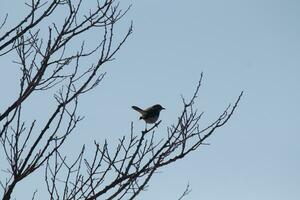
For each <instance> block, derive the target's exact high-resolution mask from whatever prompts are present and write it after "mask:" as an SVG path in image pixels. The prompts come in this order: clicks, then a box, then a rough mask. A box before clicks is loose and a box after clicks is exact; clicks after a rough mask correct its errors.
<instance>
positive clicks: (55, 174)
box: [0, 0, 242, 200]
mask: <svg viewBox="0 0 300 200" xmlns="http://www.w3.org/2000/svg"><path fill="white" fill-rule="evenodd" d="M94 3H95V4H94V6H93V7H92V8H91V9H87V10H85V8H84V5H83V4H84V2H83V1H82V0H74V1H71V0H53V1H40V0H32V1H30V2H28V3H27V4H26V6H28V7H29V8H30V12H29V13H28V15H27V16H25V17H24V18H23V20H21V21H20V22H19V23H17V24H15V25H13V26H11V27H8V25H10V24H8V23H7V20H8V19H9V16H8V15H6V16H4V18H2V21H1V22H0V56H1V58H4V57H5V56H11V55H14V56H15V57H14V60H13V62H14V66H16V65H17V66H18V67H19V69H20V77H18V78H17V79H16V81H19V84H18V85H19V91H17V92H16V98H15V99H14V100H13V101H12V102H11V103H10V104H9V105H7V106H6V107H5V109H4V110H1V111H0V113H1V114H0V127H1V128H0V142H1V151H0V156H1V157H2V158H1V159H2V160H3V161H6V164H5V165H4V164H3V165H2V164H1V165H0V168H1V170H2V171H4V172H5V173H4V174H5V177H3V173H2V174H1V177H0V186H1V194H2V199H3V200H9V199H12V198H13V194H14V191H15V188H16V186H17V185H18V184H19V183H20V182H22V180H24V179H26V178H27V177H28V176H29V175H31V174H33V173H35V172H36V171H37V169H43V170H44V171H45V176H44V177H43V178H42V180H41V181H45V182H46V186H47V190H48V193H49V199H51V200H52V199H64V200H67V199H68V200H69V199H74V200H77V199H85V200H92V199H97V198H98V197H99V199H134V198H135V197H137V196H138V195H139V194H140V192H141V191H143V190H145V189H146V187H147V185H148V184H149V181H150V179H151V177H152V176H153V175H154V173H155V172H157V170H159V169H160V168H162V167H164V166H165V165H170V164H172V163H173V162H175V161H177V160H179V159H182V158H184V157H185V156H186V155H187V154H189V153H191V152H192V151H194V150H196V149H198V148H199V147H200V146H201V145H205V144H206V143H205V140H206V139H207V138H208V137H209V136H210V135H211V134H212V133H214V132H215V130H216V129H217V128H219V127H221V126H223V125H224V124H225V123H227V121H228V120H229V119H230V117H231V116H232V114H233V112H234V111H235V109H236V107H237V105H238V103H239V101H240V98H241V96H242V93H241V94H240V95H239V97H238V99H237V100H236V102H235V103H234V104H233V105H229V106H228V107H227V108H226V109H225V110H224V111H223V112H222V113H221V114H220V116H219V117H218V118H217V119H216V120H215V121H213V122H212V123H211V124H210V125H209V126H207V127H206V128H202V129H200V128H199V127H200V126H199V123H200V120H201V118H202V115H203V113H201V112H198V111H197V109H195V108H194V102H195V100H196V98H197V95H198V92H199V88H200V86H201V82H202V74H201V77H200V81H199V83H198V85H197V87H196V89H195V93H194V94H193V96H192V97H191V98H190V99H188V100H187V99H184V98H182V102H183V110H182V113H181V115H180V116H179V117H178V120H177V121H176V122H174V124H173V125H170V126H169V127H168V128H167V133H166V134H165V135H166V137H165V138H163V139H160V140H157V139H156V137H155V136H156V134H154V133H155V131H157V127H158V126H159V125H160V122H161V121H159V122H158V123H156V124H155V125H154V126H153V127H150V128H149V129H148V130H144V131H142V132H141V133H136V132H135V130H134V126H133V124H131V130H130V131H129V133H128V135H126V136H124V137H123V138H120V139H119V143H118V145H117V146H110V145H109V144H108V142H106V141H105V142H104V144H100V143H98V142H96V141H95V142H94V144H91V145H94V151H93V152H88V154H89V155H93V156H92V158H91V159H90V158H87V156H86V154H87V152H86V150H85V147H84V146H83V147H82V149H81V151H79V152H78V155H77V158H76V159H75V160H74V161H73V162H69V161H67V159H66V155H64V153H63V152H62V151H61V147H62V145H63V144H64V143H65V141H66V140H67V139H68V137H70V136H71V135H70V134H71V133H72V132H73V131H74V129H75V128H76V126H77V125H78V123H79V122H80V121H81V120H82V117H80V116H78V115H77V112H76V111H77V106H78V101H79V98H80V96H81V95H82V94H84V93H86V92H88V91H90V90H91V89H93V88H95V87H96V86H97V85H98V84H99V83H100V82H101V81H102V79H103V77H104V76H105V73H104V72H102V70H101V67H102V66H103V65H104V64H105V63H107V62H109V61H112V60H113V59H114V56H115V54H116V53H117V52H118V51H119V49H120V47H121V46H122V45H123V44H124V43H125V41H126V40H127V38H128V37H129V35H130V34H131V33H132V25H129V28H128V30H127V31H126V32H125V34H124V35H123V37H121V36H120V34H118V35H119V37H114V27H115V26H116V25H118V22H119V21H120V20H121V19H122V18H123V16H124V15H125V14H126V12H127V11H128V10H129V8H130V7H128V8H125V9H121V8H120V6H119V4H118V2H115V1H114V0H103V1H100V0H98V1H94ZM58 14H59V15H60V16H61V17H60V19H61V21H52V20H53V18H52V17H53V16H54V15H58ZM0 17H2V16H0ZM94 31H96V32H98V33H99V38H98V39H99V41H97V42H98V43H97V42H96V40H95V39H94V38H93V39H89V38H88V37H85V36H86V34H89V33H90V32H94ZM116 38H121V39H116ZM89 40H91V41H92V44H93V45H95V46H94V47H93V48H92V49H91V46H92V45H86V43H88V42H89ZM74 49H76V51H74ZM88 61H89V62H88ZM5 67H8V66H5ZM3 68H4V67H3V66H2V70H3ZM1 92H2V94H5V91H1ZM45 92H47V93H48V94H49V93H53V97H54V98H53V99H52V100H53V101H55V103H56V106H55V108H54V109H53V110H52V111H50V112H49V113H48V118H47V120H46V121H45V122H39V121H37V120H33V121H31V122H30V123H28V122H26V123H25V120H24V111H23V110H24V107H25V106H27V104H28V103H27V102H28V101H29V104H30V99H29V97H30V96H32V95H44V94H45ZM49 101H51V99H49ZM25 103H27V104H25ZM89 157H90V156H89ZM3 166H5V167H3ZM37 189H38V188H37ZM188 191H189V189H188V188H187V190H186V191H185V192H184V193H183V194H182V196H181V197H179V199H182V198H183V197H184V196H185V195H186V194H187V193H188ZM179 196H180V195H179ZM34 198H35V194H33V197H32V199H34Z"/></svg>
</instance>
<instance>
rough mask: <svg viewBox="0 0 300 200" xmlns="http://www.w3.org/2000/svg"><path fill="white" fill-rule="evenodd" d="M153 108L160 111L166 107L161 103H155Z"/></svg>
mask: <svg viewBox="0 0 300 200" xmlns="http://www.w3.org/2000/svg"><path fill="white" fill-rule="evenodd" d="M153 109H155V110H158V111H161V110H165V108H164V107H162V106H161V105H160V104H156V105H154V106H153Z"/></svg>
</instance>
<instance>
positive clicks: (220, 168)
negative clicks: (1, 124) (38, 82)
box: [0, 0, 300, 200]
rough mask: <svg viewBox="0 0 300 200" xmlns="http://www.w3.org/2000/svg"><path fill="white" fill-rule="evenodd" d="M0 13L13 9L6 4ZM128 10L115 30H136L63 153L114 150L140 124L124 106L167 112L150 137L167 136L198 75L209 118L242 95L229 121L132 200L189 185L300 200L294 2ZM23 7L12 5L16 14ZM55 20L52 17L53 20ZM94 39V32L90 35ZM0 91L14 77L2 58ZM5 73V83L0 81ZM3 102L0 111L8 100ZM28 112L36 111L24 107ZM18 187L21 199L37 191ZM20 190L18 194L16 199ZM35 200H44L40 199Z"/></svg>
mask: <svg viewBox="0 0 300 200" xmlns="http://www.w3.org/2000/svg"><path fill="white" fill-rule="evenodd" d="M3 2H4V3H3V6H2V8H1V9H0V11H3V10H9V8H11V4H9V1H8V0H4V1H3ZM129 4H133V6H132V8H131V10H130V11H129V13H128V14H127V15H126V16H125V17H124V18H123V21H122V23H121V24H120V26H119V28H118V31H120V32H119V33H120V35H122V34H124V33H125V32H126V30H127V27H128V25H129V24H130V21H131V20H133V23H134V33H133V35H131V37H130V39H129V40H128V41H127V42H126V44H125V45H124V46H123V48H122V49H121V51H120V52H119V53H118V54H117V56H116V60H115V61H114V62H113V63H110V64H108V65H106V66H105V67H104V69H103V70H104V71H106V72H107V76H106V77H105V79H104V81H103V82H102V84H101V85H100V86H99V87H98V88H97V89H95V90H93V91H92V92H90V93H89V94H87V95H85V96H84V97H83V98H82V101H81V104H80V113H81V114H82V115H84V116H85V120H84V122H83V123H81V125H80V126H79V127H78V129H77V130H76V133H75V134H76V137H73V138H72V139H70V141H69V142H68V143H67V144H66V147H65V148H66V151H68V150H69V151H70V152H71V151H72V150H74V149H77V147H78V145H82V144H89V143H90V142H92V141H93V140H94V139H96V140H97V141H99V142H100V143H101V142H103V141H104V139H108V141H111V142H112V143H114V142H115V141H116V140H117V139H118V138H119V137H122V136H123V135H126V134H129V130H130V122H131V121H133V122H134V123H135V124H136V129H137V130H136V131H139V129H141V128H142V127H143V125H144V124H143V123H142V122H140V121H138V114H137V113H136V112H135V111H133V110H132V109H131V105H138V106H141V107H148V106H150V105H153V104H156V103H160V104H161V105H163V106H164V107H166V108H167V110H165V111H163V112H162V114H161V119H162V120H163V122H162V124H161V126H160V127H159V128H158V130H157V133H156V134H161V135H163V134H166V131H165V130H166V127H167V126H168V125H170V124H172V123H173V122H174V121H175V120H176V119H177V115H178V114H179V113H180V111H181V109H182V103H181V98H180V96H181V95H184V96H185V97H190V96H191V95H192V94H193V92H194V90H195V87H196V84H197V81H198V80H199V78H200V74H201V72H203V73H204V79H203V85H202V88H201V90H200V94H199V98H198V101H197V103H196V105H197V107H198V108H199V110H202V111H204V112H205V115H204V121H203V123H204V124H205V123H207V122H209V121H213V120H214V119H216V118H217V117H218V115H219V114H220V113H221V112H222V111H223V110H224V109H225V108H226V106H227V105H228V104H229V103H231V102H233V101H235V99H236V98H237V96H238V95H239V93H240V92H241V91H242V90H243V91H244V96H243V98H242V101H241V102H240V104H239V106H238V109H237V110H236V112H235V114H234V115H233V117H232V118H231V119H230V121H229V122H228V123H227V124H226V125H225V126H224V127H222V128H220V129H218V130H217V132H216V133H215V134H214V135H213V136H211V137H210V138H209V143H210V144H211V145H209V146H203V147H200V148H199V149H198V151H196V152H194V153H192V154H190V155H189V156H187V157H186V158H185V159H184V160H181V161H178V162H177V163H175V164H173V165H171V166H168V167H165V168H163V169H162V170H160V173H159V174H156V175H155V176H154V177H153V179H152V180H151V182H150V187H149V188H148V190H147V191H146V192H144V193H142V194H141V195H140V197H139V198H138V199H141V200H152V199H170V200H171V199H177V198H178V197H179V196H180V195H181V193H182V192H183V191H184V189H185V186H186V185H187V184H188V183H189V185H190V188H191V189H192V191H191V193H190V194H189V195H188V196H187V197H186V199H189V200H199V199H204V200H217V199H222V200H241V199H243V200H253V199H255V200H282V199H288V200H299V198H300V190H299V188H300V170H299V169H300V154H299V153H300V145H299V141H300V105H299V104H300V24H299V19H300V1H297V0H227V1H223V0H209V1H208V0H206V1H204V0H188V1H174V0H164V1H161V0H151V1H145V0H144V1H143V0H142V1H128V0H127V1H122V4H121V5H122V6H124V7H125V6H126V5H129ZM23 8H24V7H23V4H20V5H14V12H15V13H20V17H22V15H21V14H22V13H23ZM57 17H58V18H57V20H59V16H57ZM95 37H97V35H95ZM1 62H2V63H1V65H2V66H1V69H2V71H3V74H2V73H1V74H2V75H1V79H2V80H0V83H1V86H0V89H1V92H2V94H3V91H5V92H7V93H8V94H12V95H13V94H14V93H15V92H16V91H15V90H16V88H14V87H13V86H11V87H10V86H9V84H3V83H4V82H5V83H7V82H9V81H13V80H14V78H16V75H15V73H14V71H13V70H11V69H9V68H8V63H9V64H10V63H11V60H9V59H7V60H1ZM4 74H5V76H4ZM9 96H10V95H7V96H5V97H4V98H3V102H4V103H3V104H2V105H1V108H3V107H5V105H7V103H8V102H10V98H9ZM29 109H30V110H31V113H32V114H33V115H35V112H38V110H37V109H36V106H35V105H34V104H32V106H29ZM27 187H28V186H26V187H25V186H24V187H22V188H19V194H22V195H24V193H23V192H24V191H28V190H32V191H33V192H34V189H32V188H29V187H28V188H27ZM22 190H24V191H23V192H22ZM40 195H41V194H40Z"/></svg>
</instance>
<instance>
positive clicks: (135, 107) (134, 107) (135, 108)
mask: <svg viewBox="0 0 300 200" xmlns="http://www.w3.org/2000/svg"><path fill="white" fill-rule="evenodd" d="M131 108H132V109H133V110H136V111H138V112H139V113H141V114H142V115H144V114H145V111H144V110H143V109H141V108H139V107H137V106H131Z"/></svg>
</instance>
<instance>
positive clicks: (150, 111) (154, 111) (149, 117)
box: [132, 104, 165, 124]
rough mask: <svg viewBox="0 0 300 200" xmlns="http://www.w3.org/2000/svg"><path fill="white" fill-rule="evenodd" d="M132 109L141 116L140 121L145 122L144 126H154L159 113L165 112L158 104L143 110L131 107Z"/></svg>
mask: <svg viewBox="0 0 300 200" xmlns="http://www.w3.org/2000/svg"><path fill="white" fill-rule="evenodd" d="M132 109H134V110H136V111H137V112H139V113H140V114H141V116H140V120H141V119H143V120H144V121H145V122H146V124H154V123H155V122H156V121H157V120H158V118H159V113H160V111H162V110H165V108H164V107H162V106H161V105H160V104H155V105H153V106H151V107H149V108H147V109H145V110H143V109H141V108H139V107H137V106H132Z"/></svg>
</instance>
